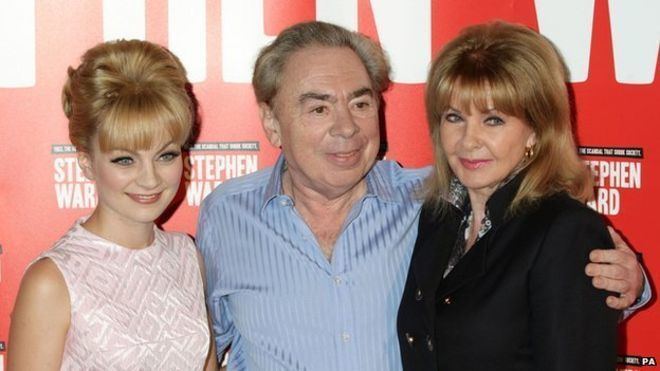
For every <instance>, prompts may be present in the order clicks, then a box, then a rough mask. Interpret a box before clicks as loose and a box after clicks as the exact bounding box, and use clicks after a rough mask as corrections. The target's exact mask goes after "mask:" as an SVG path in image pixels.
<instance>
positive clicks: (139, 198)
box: [127, 192, 163, 205]
mask: <svg viewBox="0 0 660 371" xmlns="http://www.w3.org/2000/svg"><path fill="white" fill-rule="evenodd" d="M162 194H163V193H162V192H158V193H154V194H151V195H141V194H136V193H127V195H128V197H130V198H131V199H132V200H133V201H135V202H137V203H140V204H145V205H149V204H153V203H155V202H157V201H158V200H160V196H161V195H162Z"/></svg>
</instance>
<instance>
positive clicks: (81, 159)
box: [78, 151, 94, 180]
mask: <svg viewBox="0 0 660 371" xmlns="http://www.w3.org/2000/svg"><path fill="white" fill-rule="evenodd" d="M78 166H79V167H80V170H82V172H83V175H85V178H87V179H89V180H94V167H93V166H92V156H91V155H90V154H89V153H87V152H82V151H78Z"/></svg>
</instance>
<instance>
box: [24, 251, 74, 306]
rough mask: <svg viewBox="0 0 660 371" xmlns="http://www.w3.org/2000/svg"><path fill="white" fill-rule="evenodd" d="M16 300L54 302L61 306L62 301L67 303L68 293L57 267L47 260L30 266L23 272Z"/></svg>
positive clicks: (41, 260)
mask: <svg viewBox="0 0 660 371" xmlns="http://www.w3.org/2000/svg"><path fill="white" fill-rule="evenodd" d="M18 299H36V300H38V301H50V300H55V301H57V302H59V304H62V301H66V302H67V303H68V302H69V292H68V290H67V287H66V282H65V281H64V277H63V276H62V273H61V272H60V270H59V269H58V268H57V265H56V264H55V263H54V262H53V261H52V260H50V259H48V258H44V259H40V260H38V261H36V262H35V263H34V264H32V265H31V266H30V267H29V268H28V269H27V270H26V271H25V275H24V276H23V280H22V281H21V288H20V291H19V298H18ZM18 299H17V300H18ZM17 304H18V302H17Z"/></svg>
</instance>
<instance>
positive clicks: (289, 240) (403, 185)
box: [197, 157, 428, 371]
mask: <svg viewBox="0 0 660 371" xmlns="http://www.w3.org/2000/svg"><path fill="white" fill-rule="evenodd" d="M283 164H284V161H283V158H282V157H280V159H279V160H278V162H277V163H276V165H275V166H274V167H273V168H269V169H264V170H261V171H258V172H256V173H253V174H250V175H247V176H244V177H241V178H238V179H232V180H231V181H228V182H226V183H225V184H222V185H221V186H219V187H218V188H217V189H216V190H215V191H214V192H213V193H212V194H211V195H209V197H207V199H206V200H205V201H204V203H203V205H202V209H201V212H200V219H199V227H198V234H197V242H198V245H199V249H200V251H201V253H202V255H203V257H204V261H205V264H206V277H207V293H208V297H207V302H208V305H209V308H210V312H211V316H212V319H213V329H214V331H215V334H216V343H217V348H218V353H219V354H220V353H222V352H223V351H224V349H225V348H226V347H227V346H228V345H230V344H231V350H230V352H229V359H228V367H229V370H245V369H248V370H313V371H317V370H361V371H362V370H378V371H383V370H399V369H401V360H400V354H399V345H398V341H397V333H396V317H397V310H398V307H399V302H400V298H401V294H402V291H403V285H404V283H405V280H406V274H407V269H408V264H409V262H410V256H411V254H412V249H413V246H414V243H415V239H416V237H417V223H418V218H419V210H420V206H421V201H422V200H421V197H420V196H419V189H420V187H421V185H422V180H423V177H425V176H426V175H427V174H428V168H426V169H416V170H406V169H402V168H401V167H399V166H398V165H397V164H396V163H393V162H389V161H379V162H377V163H376V165H375V166H374V167H373V169H372V170H371V171H370V172H369V173H368V174H367V176H366V182H367V193H366V195H365V196H364V197H362V198H361V199H360V200H359V201H358V202H356V203H355V205H354V206H353V209H352V210H351V211H350V212H349V215H348V217H347V219H346V221H345V223H344V225H343V227H342V230H341V234H340V236H339V238H338V239H337V241H336V244H335V247H334V250H333V255H332V259H331V261H328V260H327V259H326V258H325V256H324V255H323V253H322V251H321V249H320V247H319V245H318V243H317V242H316V239H315V237H314V235H313V234H312V232H311V230H310V229H309V227H308V226H307V225H306V224H305V222H304V221H303V219H302V218H301V217H300V215H299V213H298V212H297V211H296V209H295V207H294V204H293V200H292V199H291V198H290V197H288V196H286V195H284V194H283V193H282V186H281V184H282V182H281V174H282V167H283Z"/></svg>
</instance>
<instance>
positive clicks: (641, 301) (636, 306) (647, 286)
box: [623, 264, 653, 320]
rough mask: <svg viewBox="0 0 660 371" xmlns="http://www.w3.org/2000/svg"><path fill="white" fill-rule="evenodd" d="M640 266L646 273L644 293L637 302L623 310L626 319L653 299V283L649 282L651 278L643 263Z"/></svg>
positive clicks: (643, 272)
mask: <svg viewBox="0 0 660 371" xmlns="http://www.w3.org/2000/svg"><path fill="white" fill-rule="evenodd" d="M640 267H641V268H642V274H643V275H644V289H643V290H642V295H640V296H639V298H638V299H637V302H635V303H634V304H633V305H631V306H630V307H628V308H626V309H624V310H623V319H624V320H626V319H628V318H629V317H630V316H631V315H632V314H633V313H635V311H637V310H638V309H639V308H641V307H643V306H645V305H646V304H648V302H649V301H651V298H653V293H652V292H651V285H650V284H649V278H648V277H647V275H646V270H644V267H643V266H642V265H641V264H640Z"/></svg>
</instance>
